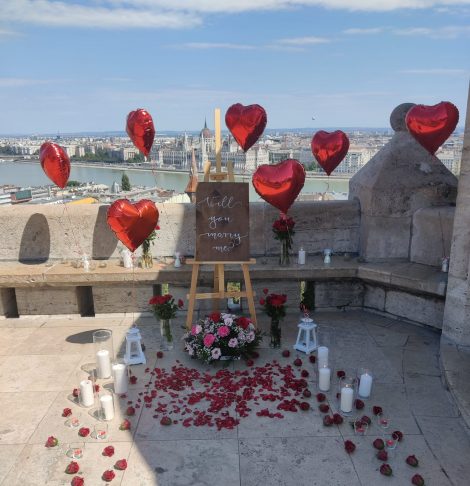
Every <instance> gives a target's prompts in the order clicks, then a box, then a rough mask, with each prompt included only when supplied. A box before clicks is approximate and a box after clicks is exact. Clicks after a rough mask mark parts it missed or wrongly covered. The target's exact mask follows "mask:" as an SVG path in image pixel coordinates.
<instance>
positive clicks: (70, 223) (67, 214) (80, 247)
mask: <svg viewBox="0 0 470 486" xmlns="http://www.w3.org/2000/svg"><path fill="white" fill-rule="evenodd" d="M62 204H63V206H64V211H63V213H62V215H64V213H65V215H66V216H67V220H68V223H69V227H70V231H71V233H72V239H73V242H74V243H75V247H76V249H75V253H77V254H78V255H81V256H83V255H84V251H83V248H82V246H81V245H80V243H79V241H78V238H77V236H76V235H75V231H74V225H73V222H72V218H71V217H70V214H69V212H68V210H67V204H65V202H64V201H62Z"/></svg>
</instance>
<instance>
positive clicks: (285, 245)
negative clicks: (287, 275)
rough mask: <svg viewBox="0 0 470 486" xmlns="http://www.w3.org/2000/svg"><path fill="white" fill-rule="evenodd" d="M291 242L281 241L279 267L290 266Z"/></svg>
mask: <svg viewBox="0 0 470 486" xmlns="http://www.w3.org/2000/svg"><path fill="white" fill-rule="evenodd" d="M289 263H290V258H289V240H287V239H286V240H281V253H280V255H279V265H289Z"/></svg>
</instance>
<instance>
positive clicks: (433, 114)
mask: <svg viewBox="0 0 470 486" xmlns="http://www.w3.org/2000/svg"><path fill="white" fill-rule="evenodd" d="M458 122H459V110H458V109H457V107H456V106H454V105H453V104H452V103H449V102H448V101H441V102H440V103H438V104H437V105H433V106H426V105H415V106H413V108H411V110H410V111H409V112H408V113H407V114H406V126H407V127H408V131H409V132H410V133H411V135H413V137H414V138H416V140H417V141H418V142H419V143H420V144H421V145H422V146H423V147H424V148H425V149H426V150H428V151H429V152H431V153H432V154H434V153H436V151H437V149H438V148H439V147H440V146H441V145H442V144H443V143H444V142H445V141H446V140H447V139H448V138H449V137H450V136H451V135H452V132H453V131H454V130H455V127H456V126H457V123H458Z"/></svg>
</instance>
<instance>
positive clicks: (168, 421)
mask: <svg viewBox="0 0 470 486" xmlns="http://www.w3.org/2000/svg"><path fill="white" fill-rule="evenodd" d="M172 423H173V422H172V421H171V418H170V417H166V416H165V417H162V419H161V420H160V425H165V426H167V425H171V424H172Z"/></svg>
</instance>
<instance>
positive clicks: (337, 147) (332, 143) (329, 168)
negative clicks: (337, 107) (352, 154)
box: [311, 130, 349, 175]
mask: <svg viewBox="0 0 470 486" xmlns="http://www.w3.org/2000/svg"><path fill="white" fill-rule="evenodd" d="M311 147H312V153H313V155H314V157H315V158H316V159H317V162H318V163H319V164H320V165H321V167H322V168H323V170H324V171H325V172H326V173H327V174H328V175H330V174H331V173H332V172H333V171H334V170H335V169H336V167H338V165H339V164H340V163H341V161H342V160H343V159H344V158H345V157H346V154H347V153H348V150H349V138H348V136H347V135H346V134H345V133H344V132H343V131H341V130H336V131H335V132H331V133H330V132H325V131H324V130H320V131H319V132H317V133H315V135H314V136H313V138H312V144H311Z"/></svg>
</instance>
